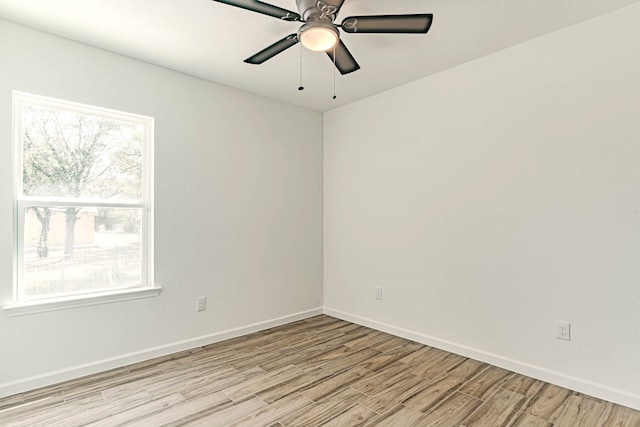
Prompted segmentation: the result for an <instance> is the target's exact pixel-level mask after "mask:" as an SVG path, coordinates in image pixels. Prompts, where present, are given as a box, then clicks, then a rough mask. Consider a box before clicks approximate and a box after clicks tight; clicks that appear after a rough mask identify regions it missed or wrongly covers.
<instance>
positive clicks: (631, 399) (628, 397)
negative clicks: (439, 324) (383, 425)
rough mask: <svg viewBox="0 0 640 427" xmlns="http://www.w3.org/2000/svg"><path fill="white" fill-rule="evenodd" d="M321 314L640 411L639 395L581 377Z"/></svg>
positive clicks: (358, 318)
mask: <svg viewBox="0 0 640 427" xmlns="http://www.w3.org/2000/svg"><path fill="white" fill-rule="evenodd" d="M323 313H324V314H326V315H327V316H332V317H336V318H338V319H342V320H346V321H349V322H352V323H357V324H358V325H362V326H367V327H369V328H372V329H376V330H378V331H382V332H387V333H389V334H393V335H396V336H399V337H402V338H406V339H408V340H411V341H415V342H419V343H421V344H425V345H428V346H431V347H435V348H439V349H441V350H445V351H449V352H451V353H455V354H459V355H461V356H464V357H470V358H472V359H475V360H479V361H481V362H485V363H489V364H491V365H494V366H498V367H500V368H504V369H508V370H510V371H513V372H517V373H519V374H522V375H526V376H529V377H532V378H536V379H539V380H542V381H545V382H548V383H551V384H555V385H558V386H560V387H564V388H568V389H570V390H575V391H578V392H580V393H584V394H587V395H590V396H593V397H597V398H599V399H604V400H607V401H609V402H613V403H617V404H620V405H623V406H627V407H629V408H633V409H637V410H640V395H637V394H634V393H630V392H627V391H624V390H620V389H616V388H613V387H609V386H606V385H603V384H598V383H595V382H592V381H589V380H585V379H582V378H576V377H573V376H570V375H566V374H563V373H561V372H556V371H553V370H550V369H546V368H543V367H540V366H535V365H531V364H529V363H525V362H521V361H518V360H514V359H510V358H508V357H504V356H500V355H499V354H494V353H489V352H486V351H483V350H479V349H476V348H473V347H468V346H466V345H462V344H458V343H455V342H451V341H447V340H443V339H440V338H436V337H432V336H429V335H425V334H422V333H420V332H416V331H411V330H408V329H404V328H400V327H397V326H393V325H389V324H386V323H382V322H378V321H375V320H372V319H368V318H365V317H361V316H357V315H355V314H351V313H346V312H344V311H340V310H334V309H332V308H329V307H325V308H324V310H323Z"/></svg>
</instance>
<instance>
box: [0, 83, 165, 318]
mask: <svg viewBox="0 0 640 427" xmlns="http://www.w3.org/2000/svg"><path fill="white" fill-rule="evenodd" d="M34 103H35V104H36V105H38V106H45V107H52V108H56V109H59V108H60V107H61V106H64V108H65V109H67V110H69V111H74V112H77V113H84V114H91V115H100V116H103V117H107V118H114V119H122V117H123V116H126V117H128V118H130V119H135V120H136V121H137V122H139V123H140V124H142V125H143V126H145V132H144V141H143V157H144V159H145V161H144V163H143V200H142V203H139V202H131V203H128V202H127V201H117V202H115V203H110V202H105V201H98V200H82V201H81V202H78V200H77V199H74V200H73V203H72V204H78V203H81V204H82V205H83V206H95V207H105V206H106V207H109V206H112V205H113V204H116V205H117V206H119V207H124V206H129V207H143V208H144V207H145V206H146V210H145V209H143V210H144V212H143V216H142V217H143V218H142V221H143V224H142V240H143V242H145V244H144V245H143V249H142V250H143V252H142V256H143V260H144V262H143V263H142V278H143V280H142V285H141V286H139V287H131V288H122V289H112V290H106V291H102V292H94V293H85V294H77V295H67V296H61V297H56V298H42V299H34V300H20V299H19V293H18V280H20V276H21V273H20V271H21V269H22V266H21V263H22V256H23V254H22V253H21V250H22V244H21V237H22V236H21V224H20V223H19V221H20V218H21V213H20V212H21V211H20V210H19V209H23V208H24V206H25V205H27V206H28V205H30V204H33V203H39V204H42V201H43V200H46V199H45V198H31V197H25V196H23V195H21V194H19V193H20V189H21V188H22V150H21V149H19V148H20V147H22V142H21V130H22V126H21V117H20V116H21V112H22V108H23V105H25V104H34ZM13 114H14V118H13V123H14V124H13V130H14V132H13V138H14V140H13V147H14V148H13V150H14V156H13V157H14V161H13V169H14V171H13V172H14V186H13V187H14V197H13V203H14V206H13V211H14V220H13V230H14V236H13V239H14V243H13V245H14V251H13V254H14V255H13V257H14V259H13V266H14V268H13V271H14V272H13V286H12V288H13V292H12V294H13V300H12V302H11V303H9V304H5V305H3V307H2V308H3V310H4V311H5V313H6V314H7V315H9V316H18V315H24V314H33V313H42V312H47V311H55V310H63V309H68V308H75V307H83V306H90V305H96V304H105V303H110V302H117V301H126V300H132V299H139V298H147V297H153V296H157V295H159V294H160V291H161V290H162V288H161V287H160V286H156V285H155V284H154V278H153V271H154V268H153V260H154V253H153V247H154V244H153V236H154V232H153V230H154V224H153V217H154V209H153V179H154V176H153V164H154V161H153V151H154V150H153V147H152V142H153V140H154V139H153V130H154V119H153V118H152V117H147V116H142V115H137V114H131V113H125V112H120V111H115V110H109V109H105V108H100V107H94V106H89V105H84V104H79V103H74V102H70V101H65V100H58V99H52V98H47V97H43V96H39V95H32V94H28V93H24V92H18V91H14V92H13ZM36 200H37V201H36ZM70 202H72V201H71V200H67V201H65V200H64V199H62V198H55V199H51V200H48V201H46V204H47V205H68V204H69V203H70Z"/></svg>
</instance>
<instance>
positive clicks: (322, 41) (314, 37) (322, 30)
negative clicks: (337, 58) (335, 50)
mask: <svg viewBox="0 0 640 427" xmlns="http://www.w3.org/2000/svg"><path fill="white" fill-rule="evenodd" d="M299 38H300V43H302V45H303V46H304V47H306V48H307V49H309V50H313V51H316V52H322V51H326V50H329V49H331V48H332V47H333V46H335V45H336V43H337V42H338V32H337V31H336V30H335V29H334V28H331V27H329V26H319V25H308V24H305V25H303V26H302V28H300V34H299Z"/></svg>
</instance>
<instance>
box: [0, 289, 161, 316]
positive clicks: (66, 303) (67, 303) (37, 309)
mask: <svg viewBox="0 0 640 427" xmlns="http://www.w3.org/2000/svg"><path fill="white" fill-rule="evenodd" d="M161 290H162V288H161V287H159V286H155V287H141V288H127V289H122V290H117V291H108V292H99V293H95V294H82V295H74V296H68V297H61V298H50V299H40V300H34V301H24V302H14V303H12V304H9V305H5V306H3V307H2V309H3V310H4V312H5V313H6V314H7V316H9V317H13V316H22V315H26V314H36V313H45V312H48V311H57V310H66V309H69V308H76V307H87V306H90V305H98V304H107V303H112V302H119V301H129V300H134V299H140V298H149V297H155V296H158V295H160V291H161Z"/></svg>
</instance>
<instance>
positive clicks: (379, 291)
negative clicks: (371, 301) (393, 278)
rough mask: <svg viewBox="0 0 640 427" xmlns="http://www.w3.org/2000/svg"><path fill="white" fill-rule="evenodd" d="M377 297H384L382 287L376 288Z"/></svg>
mask: <svg viewBox="0 0 640 427" xmlns="http://www.w3.org/2000/svg"><path fill="white" fill-rule="evenodd" d="M376 299H382V288H380V287H378V288H376Z"/></svg>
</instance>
